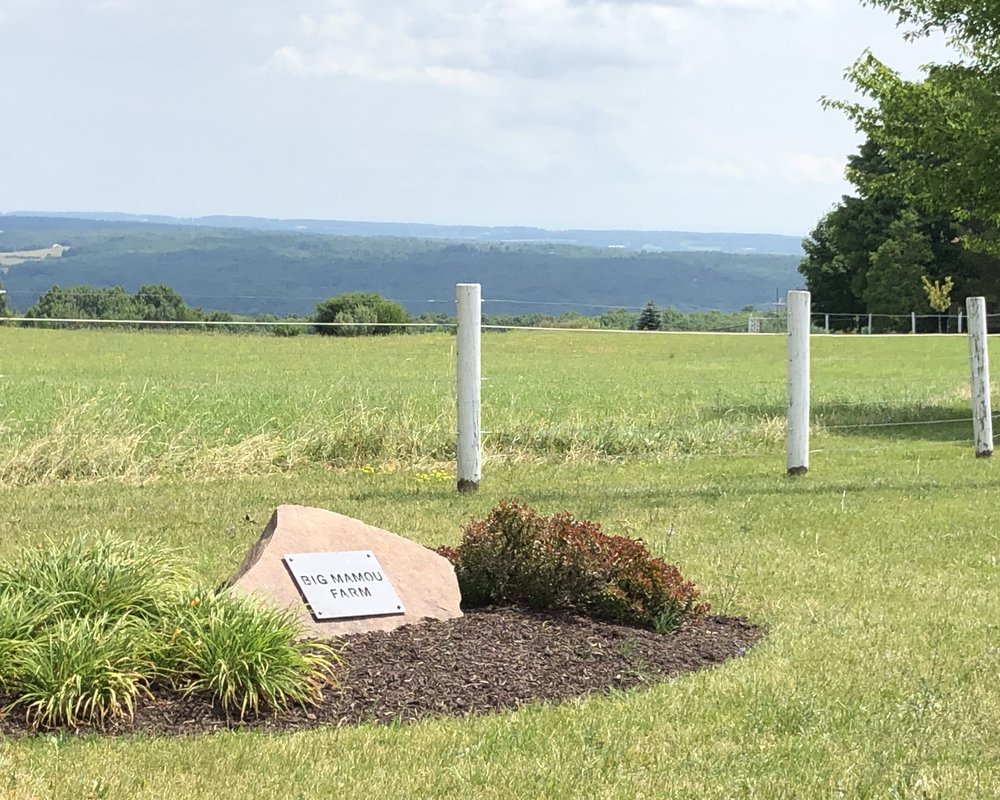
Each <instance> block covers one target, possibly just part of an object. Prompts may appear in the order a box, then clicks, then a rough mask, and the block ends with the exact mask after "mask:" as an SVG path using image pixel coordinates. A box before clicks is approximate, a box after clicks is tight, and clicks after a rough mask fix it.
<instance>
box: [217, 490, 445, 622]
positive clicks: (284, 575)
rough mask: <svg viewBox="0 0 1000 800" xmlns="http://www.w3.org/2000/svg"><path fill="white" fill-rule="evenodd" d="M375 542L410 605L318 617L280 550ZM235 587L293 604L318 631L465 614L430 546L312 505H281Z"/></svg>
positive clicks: (374, 550)
mask: <svg viewBox="0 0 1000 800" xmlns="http://www.w3.org/2000/svg"><path fill="white" fill-rule="evenodd" d="M351 550H371V551H372V553H373V554H374V555H375V558H376V559H378V562H379V565H380V566H381V567H382V570H383V571H384V573H385V576H386V577H387V578H388V579H389V582H390V583H391V584H392V587H393V588H394V589H395V590H396V594H398V595H399V599H400V600H401V601H402V603H403V606H404V608H405V609H406V612H405V613H404V614H395V615H392V616H377V617H353V618H350V619H336V620H324V621H321V622H318V621H316V620H315V619H314V618H313V616H312V615H311V614H310V613H309V610H308V608H307V607H306V604H305V602H304V601H303V599H302V595H301V594H300V593H299V590H298V588H297V587H296V585H295V582H294V581H293V580H292V576H291V574H290V573H289V571H288V569H287V568H286V567H285V564H284V563H283V562H282V557H283V556H285V555H288V554H294V553H319V552H341V551H351ZM229 585H230V586H231V587H232V588H233V590H234V591H236V592H238V593H241V594H253V595H257V596H259V597H263V598H265V599H267V600H269V601H271V602H273V603H276V604H277V605H278V606H279V607H281V608H293V609H295V610H296V611H297V612H298V614H299V618H300V619H301V620H302V622H303V624H304V625H305V626H306V627H307V628H308V629H309V630H310V631H311V632H312V633H313V634H315V635H316V636H321V637H322V636H347V635H350V634H352V633H365V632H367V631H391V630H393V629H394V628H398V627H399V626H401V625H412V624H415V623H419V622H421V621H422V620H425V619H452V618H453V617H460V616H462V611H461V609H460V608H459V604H460V603H461V600H462V596H461V594H460V593H459V590H458V580H457V579H456V578H455V569H454V567H452V565H451V562H449V561H448V559H446V558H444V557H442V556H439V555H438V554H437V553H435V552H434V551H433V550H429V549H428V548H426V547H424V546H422V545H419V544H417V543H416V542H413V541H410V540H409V539H404V538H403V537H402V536H397V535H396V534H394V533H390V532H389V531H384V530H382V529H381V528H375V527H372V526H371V525H366V524H365V523H364V522H362V521H361V520H357V519H354V518H352V517H346V516H344V515H343V514H337V513H335V512H333V511H326V510H324V509H322V508H309V507H307V506H290V505H284V506H279V507H278V509H277V510H276V511H275V512H274V514H273V516H272V517H271V521H270V522H269V523H268V524H267V527H266V528H264V532H263V533H262V534H261V535H260V538H259V539H258V540H257V543H256V544H255V545H254V546H253V547H252V548H251V549H250V552H249V553H247V556H246V558H245V559H243V563H242V564H241V565H240V568H239V569H238V570H237V571H236V574H235V575H234V576H233V577H232V578H231V579H230V580H229Z"/></svg>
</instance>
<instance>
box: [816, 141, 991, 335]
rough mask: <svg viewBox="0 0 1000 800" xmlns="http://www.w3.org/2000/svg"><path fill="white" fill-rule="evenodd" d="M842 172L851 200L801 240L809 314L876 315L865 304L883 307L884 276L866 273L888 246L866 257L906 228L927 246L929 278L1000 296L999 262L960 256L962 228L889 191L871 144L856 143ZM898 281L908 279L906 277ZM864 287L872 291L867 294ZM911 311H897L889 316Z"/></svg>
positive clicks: (840, 321)
mask: <svg viewBox="0 0 1000 800" xmlns="http://www.w3.org/2000/svg"><path fill="white" fill-rule="evenodd" d="M847 174H848V176H849V177H850V178H851V180H852V182H854V184H855V185H856V186H857V191H858V195H857V196H845V197H843V198H842V199H841V202H840V203H839V204H838V205H837V206H836V207H835V208H834V209H833V210H831V211H830V212H829V213H828V214H826V215H825V216H824V217H823V218H822V219H821V220H820V221H819V223H818V224H817V225H816V228H814V229H813V231H812V233H811V234H810V236H809V237H808V238H807V239H806V240H805V241H803V249H804V250H805V253H806V256H805V258H803V259H802V262H801V264H800V265H799V272H801V273H802V274H803V275H804V276H805V278H806V285H807V287H808V288H809V290H810V292H812V294H813V304H814V307H815V308H817V309H822V310H828V311H832V312H844V313H848V314H861V313H863V312H868V311H871V312H876V311H877V310H879V309H876V308H875V307H873V306H871V305H869V300H870V299H872V298H873V297H874V298H877V299H876V301H875V302H876V305H877V306H879V307H883V306H885V304H886V302H888V300H889V298H888V297H887V295H888V293H889V289H888V288H887V287H886V285H885V284H886V276H883V277H881V278H880V277H878V276H876V275H874V272H873V270H875V269H878V268H879V265H884V264H886V263H888V262H887V259H889V258H890V256H889V254H888V253H889V250H891V249H892V247H894V246H895V245H887V246H886V251H884V252H883V254H882V256H881V257H880V258H879V259H878V261H877V262H876V261H873V256H874V254H875V253H876V252H877V251H878V250H879V248H880V247H882V246H883V245H886V243H887V242H889V240H890V239H893V238H894V237H898V236H899V235H900V233H901V231H902V230H904V229H906V228H908V227H909V228H915V229H916V230H917V231H919V233H920V234H921V236H922V238H923V239H925V240H926V243H927V244H928V245H929V247H930V248H931V252H932V258H931V261H930V264H931V266H929V267H928V269H929V270H930V272H931V274H932V276H933V277H934V278H936V279H939V278H941V277H943V276H944V275H946V274H949V275H954V278H955V284H956V291H958V292H965V293H968V292H970V291H973V290H976V291H978V292H979V293H981V294H984V295H986V296H988V297H998V296H1000V269H997V267H1000V261H997V260H996V259H993V258H991V257H989V256H985V255H981V254H977V253H972V252H970V251H968V250H965V249H964V248H963V247H962V246H961V244H960V243H959V242H958V238H959V235H960V231H961V226H960V224H959V223H958V221H957V220H956V219H955V218H954V216H953V215H951V214H947V213H944V212H941V211H934V210H928V209H927V208H925V207H923V206H922V205H921V204H920V203H919V202H917V201H916V200H915V199H913V198H909V197H907V196H906V195H905V194H904V193H903V192H902V191H901V190H900V189H899V187H897V186H895V184H894V183H893V181H892V177H893V176H895V175H896V174H897V173H896V171H895V168H894V165H893V164H891V163H890V162H889V160H888V159H887V158H886V156H885V153H884V152H883V150H882V148H881V147H880V145H879V144H878V143H877V142H875V141H873V140H871V139H869V140H867V141H866V142H865V143H864V144H862V145H861V148H860V149H859V151H858V153H856V154H855V155H853V156H851V157H850V158H849V159H848V169H847ZM883 178H884V179H885V180H882V179H883ZM904 220H905V221H904ZM894 226H895V227H894ZM911 232H912V231H911ZM897 245H898V242H897ZM990 265H992V268H991V266H990ZM897 277H899V278H905V279H907V280H909V278H910V277H912V276H909V275H907V276H902V275H897ZM870 283H871V284H874V285H875V288H872V289H869V288H868V287H869V284H870ZM908 291H909V290H906V292H904V294H906V293H907V292H908ZM911 310H914V309H912V308H899V309H897V311H894V312H892V313H900V312H908V311H911ZM853 324H854V320H853V319H850V318H835V319H834V320H833V325H834V326H835V327H841V328H843V327H849V326H851V325H853Z"/></svg>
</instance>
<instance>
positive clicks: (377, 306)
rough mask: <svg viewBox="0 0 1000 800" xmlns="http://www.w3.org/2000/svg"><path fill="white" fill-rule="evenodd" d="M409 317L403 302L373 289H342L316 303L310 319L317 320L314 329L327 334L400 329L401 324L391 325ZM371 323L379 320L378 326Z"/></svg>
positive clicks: (378, 332)
mask: <svg viewBox="0 0 1000 800" xmlns="http://www.w3.org/2000/svg"><path fill="white" fill-rule="evenodd" d="M409 319H410V317H409V314H407V313H406V309H405V308H403V306H401V305H400V304H399V303H397V302H396V301H394V300H387V299H386V298H384V297H382V295H380V294H376V293H374V292H344V293H343V294H338V295H337V296H336V297H330V298H328V299H326V300H324V301H323V302H322V303H320V304H319V305H317V306H316V313H315V314H314V315H313V322H317V323H320V325H318V326H317V328H316V330H317V331H318V332H319V333H322V334H326V335H330V336H365V335H369V334H385V333H400V332H401V331H402V330H403V328H398V327H392V326H393V325H394V324H399V323H405V322H409ZM330 323H341V324H339V325H331V324H330ZM357 323H362V324H360V325H359V324H357ZM364 323H369V324H364ZM370 323H378V326H376V325H372V324H370ZM383 326H389V327H383Z"/></svg>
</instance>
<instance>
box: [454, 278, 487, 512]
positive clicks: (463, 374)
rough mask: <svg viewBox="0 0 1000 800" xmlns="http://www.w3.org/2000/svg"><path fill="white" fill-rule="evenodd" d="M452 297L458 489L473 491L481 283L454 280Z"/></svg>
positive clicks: (479, 456) (479, 463) (478, 453)
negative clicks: (455, 308) (455, 319)
mask: <svg viewBox="0 0 1000 800" xmlns="http://www.w3.org/2000/svg"><path fill="white" fill-rule="evenodd" d="M455 299H456V300H457V302H458V376H457V377H458V390H457V391H458V491H460V492H475V491H477V490H478V489H479V481H480V479H481V477H482V469H483V443H482V430H481V422H482V409H481V404H480V399H481V389H482V361H481V351H482V318H483V308H482V298H481V287H480V285H479V284H478V283H459V284H456V286H455Z"/></svg>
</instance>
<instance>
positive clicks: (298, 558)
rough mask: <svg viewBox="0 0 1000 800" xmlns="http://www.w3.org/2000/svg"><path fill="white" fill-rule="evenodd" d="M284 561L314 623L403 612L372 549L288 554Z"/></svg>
mask: <svg viewBox="0 0 1000 800" xmlns="http://www.w3.org/2000/svg"><path fill="white" fill-rule="evenodd" d="M283 560H284V562H285V566H286V567H287V568H288V571H289V572H290V573H291V575H292V578H293V579H294V580H295V585H296V586H298V587H299V591H300V592H301V593H302V596H303V597H305V599H306V602H307V603H309V607H310V609H311V610H312V615H313V616H314V617H315V618H316V619H317V620H323V619H341V618H343V617H380V616H386V615H389V614H403V613H405V611H406V609H405V608H403V603H402V601H401V600H400V599H399V595H397V594H396V590H395V589H393V588H392V584H391V583H389V579H388V578H387V577H386V574H385V572H383V571H382V566H381V565H380V564H379V563H378V559H377V558H375V554H374V553H372V551H371V550H346V551H343V552H339V553H289V554H288V555H285V556H283Z"/></svg>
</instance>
